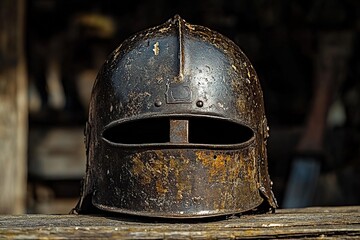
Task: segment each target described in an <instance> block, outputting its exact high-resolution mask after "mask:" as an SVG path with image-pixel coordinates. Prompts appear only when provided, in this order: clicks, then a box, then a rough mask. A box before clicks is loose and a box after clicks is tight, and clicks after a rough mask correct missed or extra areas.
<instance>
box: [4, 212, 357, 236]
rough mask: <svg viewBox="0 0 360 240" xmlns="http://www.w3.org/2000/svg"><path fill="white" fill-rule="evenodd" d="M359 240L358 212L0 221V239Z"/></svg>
mask: <svg viewBox="0 0 360 240" xmlns="http://www.w3.org/2000/svg"><path fill="white" fill-rule="evenodd" d="M3 238H5V239H24V238H26V239H74V238H77V239H78V238H96V239H98V238H108V239H111V238H116V239H119V238H123V239H237V238H241V239H251V238H252V239H254V238H255V239H259V238H265V239H266V238H292V239H293V238H307V239H309V238H310V239H311V238H313V239H315V238H326V239H338V238H341V239H359V238H360V206H351V207H328V208H303V209H286V210H282V209H280V210H278V211H277V212H276V213H275V214H258V215H243V216H240V217H234V218H230V219H223V220H219V219H217V220H213V221H207V222H204V221H197V222H195V221H181V222H179V221H178V222H176V221H172V222H166V221H164V220H162V221H161V222H160V221H156V220H154V219H151V218H145V219H144V218H143V219H142V220H140V219H135V218H132V219H126V218H124V217H120V216H91V215H16V216H15V215H12V216H9V215H3V216H0V239H3Z"/></svg>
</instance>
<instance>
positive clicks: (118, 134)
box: [73, 16, 277, 218]
mask: <svg viewBox="0 0 360 240" xmlns="http://www.w3.org/2000/svg"><path fill="white" fill-rule="evenodd" d="M85 135H86V149H87V150H86V151H87V169H86V175H85V178H84V181H83V188H82V192H81V197H80V201H79V203H78V205H77V206H76V207H75V208H74V210H73V212H74V213H80V214H82V213H83V214H86V213H90V212H92V211H93V210H94V209H97V210H101V211H107V212H118V213H125V214H131V215H138V216H150V217H164V218H196V217H212V216H219V215H228V214H236V213H242V212H246V211H250V210H253V211H255V212H256V211H259V212H260V211H271V210H273V209H275V208H276V206H277V204H276V200H275V197H274V195H273V193H272V190H271V181H270V177H269V174H268V169H267V154H266V140H267V138H268V127H267V122H266V117H265V111H264V104H263V97H262V91H261V87H260V84H259V80H258V78H257V75H256V72H255V70H254V68H253V67H252V65H251V63H250V62H249V60H248V59H247V57H246V56H245V55H244V53H243V52H242V51H241V50H240V49H239V47H238V46H236V45H235V44H234V43H233V42H232V41H231V40H229V39H228V38H226V37H224V36H222V35H221V34H219V33H217V32H214V31H212V30H210V29H208V28H205V27H202V26H197V25H191V24H189V23H187V22H185V21H184V20H183V19H181V18H180V17H179V16H175V17H174V18H173V19H170V20H169V21H167V22H166V23H164V24H163V25H160V26H157V27H154V28H150V29H147V30H145V31H143V32H140V33H138V34H136V35H134V36H133V37H131V38H129V39H127V40H125V41H124V42H123V43H122V44H121V45H120V46H119V47H118V48H117V49H116V50H115V51H114V52H113V53H112V54H111V55H110V56H109V58H108V59H107V61H106V62H105V63H104V65H103V67H102V69H101V70H100V72H99V74H98V76H97V79H96V81H95V84H94V87H93V91H92V96H91V101H90V109H89V118H88V122H87V125H86V129H85Z"/></svg>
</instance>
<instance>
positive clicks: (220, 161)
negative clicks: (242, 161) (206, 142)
mask: <svg viewBox="0 0 360 240" xmlns="http://www.w3.org/2000/svg"><path fill="white" fill-rule="evenodd" d="M196 156H197V159H198V160H199V161H201V162H202V164H203V165H204V166H205V167H207V168H208V169H209V175H210V177H211V178H212V179H215V177H216V179H218V180H220V181H225V180H226V178H227V170H228V167H227V166H228V165H229V164H231V160H232V159H231V157H230V155H224V154H216V153H214V152H212V151H209V152H205V151H198V152H196Z"/></svg>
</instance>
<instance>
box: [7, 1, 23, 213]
mask: <svg viewBox="0 0 360 240" xmlns="http://www.w3.org/2000/svg"><path fill="white" fill-rule="evenodd" d="M24 9H25V1H24V0H2V1H0V192H1V194H0V213H2V214H4V213H5V214H18V213H24V212H25V194H26V175H27V171H26V164H27V163H26V150H27V107H28V106H27V82H26V71H25V57H24V44H23V40H24V36H23V35H24V16H25V15H24Z"/></svg>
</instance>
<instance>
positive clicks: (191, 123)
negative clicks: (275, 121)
mask: <svg viewBox="0 0 360 240" xmlns="http://www.w3.org/2000/svg"><path fill="white" fill-rule="evenodd" d="M253 137H254V132H253V130H252V129H251V128H249V127H247V126H244V125H241V124H239V123H235V122H232V121H228V120H226V119H221V118H215V117H202V116H190V117H153V118H143V119H137V120H131V121H127V122H123V123H118V124H115V125H112V126H110V127H107V128H106V129H105V131H104V132H103V138H104V139H105V140H107V141H108V142H110V143H112V144H117V145H130V146H132V145H133V146H137V145H142V144H168V145H172V144H173V145H177V144H205V145H234V144H241V143H245V142H247V141H249V140H251V139H252V138H253Z"/></svg>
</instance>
